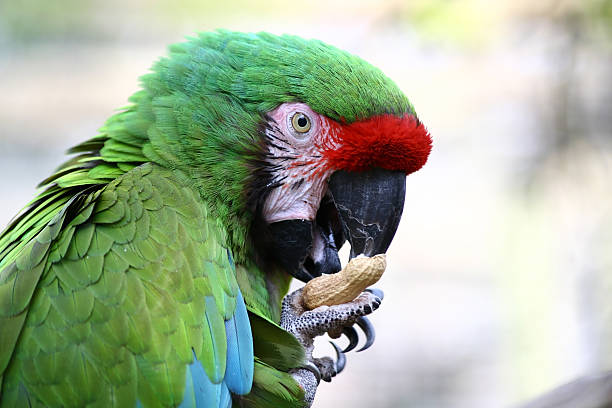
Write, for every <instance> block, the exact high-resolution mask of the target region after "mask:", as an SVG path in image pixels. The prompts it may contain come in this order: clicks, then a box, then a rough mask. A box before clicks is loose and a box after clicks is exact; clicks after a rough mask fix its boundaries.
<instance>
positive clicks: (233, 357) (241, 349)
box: [180, 291, 255, 408]
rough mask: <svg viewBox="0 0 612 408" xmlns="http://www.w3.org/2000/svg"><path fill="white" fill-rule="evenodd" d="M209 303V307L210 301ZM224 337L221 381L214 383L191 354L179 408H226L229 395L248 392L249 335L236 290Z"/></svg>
mask: <svg viewBox="0 0 612 408" xmlns="http://www.w3.org/2000/svg"><path fill="white" fill-rule="evenodd" d="M207 300H208V299H207ZM207 303H209V302H207ZM210 303H211V307H212V304H213V303H214V302H210ZM225 334H226V339H227V359H226V369H225V375H224V377H223V381H222V382H219V383H217V384H215V383H214V382H213V381H212V380H211V379H210V378H209V377H208V375H207V374H206V371H204V367H203V366H202V364H201V363H200V361H198V359H197V358H196V356H195V353H193V359H194V361H193V363H191V364H190V365H189V366H187V367H186V372H185V394H184V396H183V401H182V402H181V405H180V408H230V407H231V406H232V397H231V394H230V392H232V393H234V394H239V395H244V394H248V393H249V392H250V391H251V386H252V385H253V370H254V361H255V360H254V356H253V334H252V333H251V323H250V322H249V316H248V313H247V309H246V305H245V303H244V299H243V297H242V294H241V293H240V291H238V296H237V297H236V309H235V311H234V315H233V316H232V318H231V319H229V320H227V321H225ZM213 347H214V345H213Z"/></svg>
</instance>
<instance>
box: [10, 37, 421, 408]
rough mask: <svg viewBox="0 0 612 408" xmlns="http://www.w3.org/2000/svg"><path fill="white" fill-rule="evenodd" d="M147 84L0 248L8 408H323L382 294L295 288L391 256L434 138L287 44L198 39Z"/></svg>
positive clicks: (392, 102) (321, 57)
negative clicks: (410, 185) (321, 388)
mask: <svg viewBox="0 0 612 408" xmlns="http://www.w3.org/2000/svg"><path fill="white" fill-rule="evenodd" d="M141 83H142V89H141V90H140V91H138V92H136V93H135V94H134V95H132V96H131V97H130V99H129V101H130V103H131V104H130V105H129V106H128V107H126V108H124V109H123V110H122V111H121V112H119V113H117V114H115V115H114V116H112V117H111V118H110V119H108V121H107V122H106V124H105V125H104V127H103V128H102V129H101V130H100V133H99V135H98V136H95V137H93V138H91V139H89V140H87V141H85V142H83V143H81V144H79V145H77V146H75V147H73V148H72V149H70V150H69V153H72V154H74V155H75V156H73V157H72V158H71V159H70V160H68V161H67V162H66V163H64V164H63V165H62V166H60V167H59V168H58V169H57V170H56V171H55V173H54V174H52V175H51V176H50V177H49V178H47V179H46V180H44V181H43V182H42V183H41V190H40V193H39V194H38V195H37V196H36V197H35V198H34V199H33V200H32V201H31V202H30V203H29V204H28V205H27V206H26V207H25V208H24V210H22V211H21V213H20V214H19V215H18V216H17V217H16V218H15V219H14V220H13V221H12V222H11V223H10V225H8V227H7V228H6V229H5V230H4V231H3V232H2V234H0V406H1V407H27V406H29V407H43V406H44V407H85V406H92V407H93V406H97V407H200V408H202V407H206V408H212V407H215V408H216V407H220V408H225V407H230V406H232V405H233V406H239V407H299V406H309V405H311V404H312V401H313V398H314V395H315V392H316V389H317V386H318V384H319V380H320V379H323V380H326V381H329V380H330V379H331V377H333V376H334V375H336V374H337V373H338V372H340V371H342V369H343V368H344V365H345V361H346V359H345V356H344V353H345V352H346V351H349V350H350V349H353V348H354V347H355V346H356V344H357V340H358V335H357V332H356V331H355V328H354V327H353V326H354V325H357V326H358V327H360V328H361V329H362V330H363V331H364V332H365V334H366V337H367V341H366V345H365V346H364V348H367V347H368V346H370V345H371V343H372V342H373V339H374V332H373V328H372V326H371V324H370V322H369V321H368V320H367V318H366V317H365V316H366V315H368V314H369V313H372V311H373V310H375V309H376V308H377V307H378V306H379V305H380V303H381V301H382V291H380V290H377V289H369V290H366V291H365V292H363V293H362V294H361V295H360V296H359V297H358V298H356V299H355V300H353V301H351V302H349V303H346V304H342V305H336V306H330V307H321V308H317V309H314V310H304V308H303V306H302V304H301V302H300V296H301V289H300V290H297V291H295V292H293V293H291V294H289V295H287V293H288V290H289V283H290V281H291V279H292V278H294V277H295V278H297V279H299V280H301V281H304V282H307V281H309V280H310V279H312V278H314V277H316V276H320V275H321V274H328V273H335V272H338V271H339V270H340V269H341V265H340V260H339V258H338V249H339V248H340V247H341V246H342V245H343V243H345V242H347V241H348V243H349V244H350V246H351V257H355V256H358V255H360V254H364V255H366V256H371V255H374V254H378V253H384V252H385V251H386V250H387V248H388V246H389V244H390V243H391V240H392V238H393V235H394V234H395V231H396V229H397V225H398V223H399V219H400V217H401V213H402V209H403V204H404V195H405V181H406V175H407V174H409V173H412V172H414V171H416V170H418V169H420V168H421V167H422V166H423V165H424V164H425V162H426V160H427V157H428V155H429V152H430V150H431V146H432V142H431V138H430V136H429V134H428V132H427V130H426V129H425V127H424V126H423V125H422V123H421V122H420V121H419V120H418V118H417V116H416V114H415V111H414V108H413V106H412V105H411V104H410V102H409V101H408V99H407V98H406V97H405V96H404V94H403V93H402V92H401V91H400V90H399V89H398V87H397V86H396V85H395V84H394V83H393V82H392V81H391V80H390V79H388V78H387V77H386V76H385V75H384V74H383V73H382V72H381V71H380V70H378V69H377V68H374V67H373V66H371V65H369V64H368V63H366V62H364V61H363V60H361V59H359V58H358V57H355V56H353V55H351V54H349V53H346V52H344V51H341V50H338V49H337V48H334V47H332V46H329V45H327V44H324V43H322V42H319V41H314V40H304V39H301V38H298V37H295V36H288V35H285V36H275V35H271V34H267V33H259V34H244V33H237V32H230V31H216V32H210V33H203V34H199V35H197V36H195V37H194V38H190V39H188V40H187V41H186V42H183V43H180V44H176V45H173V46H171V47H170V48H169V55H168V56H167V57H164V58H162V59H160V60H159V61H158V62H156V63H155V64H154V65H153V67H152V70H151V72H150V73H148V74H146V75H145V76H143V77H142V78H141ZM324 333H331V334H333V335H334V336H335V337H337V336H339V335H340V334H341V333H344V334H345V335H346V336H347V337H348V339H349V341H350V344H349V346H348V347H347V349H346V350H344V351H341V350H340V349H339V348H338V347H337V346H335V345H334V346H335V347H336V351H337V356H336V360H335V361H334V359H332V358H330V357H323V358H318V359H317V358H313V357H312V348H313V338H314V337H316V336H320V335H322V334H324Z"/></svg>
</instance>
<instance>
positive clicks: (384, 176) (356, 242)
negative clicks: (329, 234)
mask: <svg viewBox="0 0 612 408" xmlns="http://www.w3.org/2000/svg"><path fill="white" fill-rule="evenodd" d="M328 191H329V192H330V193H331V196H332V198H333V201H334V204H335V207H336V210H337V211H338V216H339V218H340V223H341V224H342V230H343V233H344V236H345V237H346V239H348V241H349V243H350V244H351V258H354V257H355V256H357V255H360V254H364V255H366V256H373V255H376V254H381V253H384V252H386V251H387V249H388V248H389V245H390V244H391V240H392V239H393V236H394V235H395V232H396V231H397V226H398V225H399V221H400V218H401V216H402V211H403V209H404V198H405V195H406V174H405V173H404V172H401V171H390V170H384V169H372V170H369V171H365V172H359V173H357V172H348V171H344V170H340V171H336V172H335V173H334V174H333V175H332V176H331V177H330V179H329V190H328Z"/></svg>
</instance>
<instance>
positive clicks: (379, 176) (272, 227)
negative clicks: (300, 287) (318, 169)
mask: <svg viewBox="0 0 612 408" xmlns="http://www.w3.org/2000/svg"><path fill="white" fill-rule="evenodd" d="M327 192H328V194H327V195H326V196H325V197H324V198H323V200H322V202H321V204H320V206H319V210H318V212H317V216H316V219H315V220H313V221H309V220H297V219H296V220H286V221H279V222H275V223H272V224H269V225H268V226H267V232H268V233H267V234H266V235H267V239H265V240H264V241H265V242H264V245H265V247H266V248H267V250H266V253H267V254H268V256H269V257H270V258H271V259H275V262H276V264H277V265H279V266H281V267H282V268H283V269H284V270H285V271H287V272H288V273H290V274H291V275H293V276H294V277H295V278H297V279H299V280H301V281H303V282H308V281H309V280H311V279H312V278H315V277H317V276H321V274H323V273H336V272H338V271H340V268H341V265H340V259H339V258H338V249H340V247H341V246H342V244H343V243H344V242H345V241H346V240H348V241H349V243H350V245H351V258H353V257H355V256H357V255H359V254H364V255H366V256H373V255H376V254H382V253H385V252H386V251H387V248H389V245H390V244H391V240H392V239H393V236H394V235H395V231H396V230H397V226H398V224H399V221H400V218H401V216H402V210H403V208H404V196H405V194H406V174H405V173H403V172H399V171H390V170H383V169H373V170H369V171H365V172H359V173H357V172H347V171H337V172H335V173H334V174H333V175H332V176H331V177H330V179H329V186H328V191H327Z"/></svg>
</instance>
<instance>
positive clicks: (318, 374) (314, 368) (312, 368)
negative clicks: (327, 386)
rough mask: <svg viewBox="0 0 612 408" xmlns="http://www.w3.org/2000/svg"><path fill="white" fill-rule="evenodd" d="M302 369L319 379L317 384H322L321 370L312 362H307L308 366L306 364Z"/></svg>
mask: <svg viewBox="0 0 612 408" xmlns="http://www.w3.org/2000/svg"><path fill="white" fill-rule="evenodd" d="M300 368H302V369H304V370H308V371H310V372H311V373H313V374H314V376H315V378H316V379H317V384H319V383H320V382H321V371H319V368H318V367H317V366H316V365H314V364H313V363H312V362H310V361H307V362H306V364H304V365H303V366H301V367H300Z"/></svg>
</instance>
